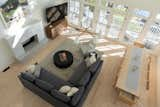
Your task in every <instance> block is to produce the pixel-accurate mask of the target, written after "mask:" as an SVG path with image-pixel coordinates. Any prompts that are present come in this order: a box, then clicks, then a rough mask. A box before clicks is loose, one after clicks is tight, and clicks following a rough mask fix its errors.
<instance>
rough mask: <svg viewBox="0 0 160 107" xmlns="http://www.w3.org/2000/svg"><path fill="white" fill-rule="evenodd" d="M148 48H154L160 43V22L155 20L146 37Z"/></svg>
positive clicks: (145, 42)
mask: <svg viewBox="0 0 160 107" xmlns="http://www.w3.org/2000/svg"><path fill="white" fill-rule="evenodd" d="M143 42H144V44H145V46H146V48H149V49H150V48H153V47H155V46H156V45H158V44H159V43H160V23H159V22H154V23H153V24H152V25H151V27H150V30H149V31H148V33H147V36H146V37H145V39H144V41H143Z"/></svg>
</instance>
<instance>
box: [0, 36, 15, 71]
mask: <svg viewBox="0 0 160 107" xmlns="http://www.w3.org/2000/svg"><path fill="white" fill-rule="evenodd" d="M14 60H15V59H14V57H13V54H12V52H11V51H10V49H9V46H8V44H7V42H6V41H5V40H4V39H2V38H1V39H0V72H1V71H3V70H4V69H5V68H6V67H8V66H9V65H10V64H11V63H13V62H14Z"/></svg>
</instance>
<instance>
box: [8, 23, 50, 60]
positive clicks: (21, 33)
mask: <svg viewBox="0 0 160 107" xmlns="http://www.w3.org/2000/svg"><path fill="white" fill-rule="evenodd" d="M13 30H15V32H14V31H13V33H11V31H10V32H9V34H8V37H7V40H8V43H9V46H10V47H11V50H12V51H13V53H14V56H15V58H16V59H18V60H20V61H21V60H23V59H24V58H25V57H27V56H29V55H32V54H33V52H35V51H36V50H37V49H39V48H41V47H42V46H43V45H44V44H45V43H46V42H47V38H46V36H45V33H44V28H43V24H42V21H39V20H34V21H30V22H27V23H26V24H25V25H23V27H22V28H19V29H16V28H13Z"/></svg>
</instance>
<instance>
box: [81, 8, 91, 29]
mask: <svg viewBox="0 0 160 107" xmlns="http://www.w3.org/2000/svg"><path fill="white" fill-rule="evenodd" d="M93 16H94V6H90V5H84V10H83V17H82V27H84V28H87V29H92V24H93Z"/></svg>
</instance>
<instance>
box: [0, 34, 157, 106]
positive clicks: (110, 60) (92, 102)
mask: <svg viewBox="0 0 160 107" xmlns="http://www.w3.org/2000/svg"><path fill="white" fill-rule="evenodd" d="M66 38H67V37H63V36H59V37H57V38H56V39H55V40H50V41H49V42H48V43H47V44H46V46H44V47H43V48H42V49H41V50H39V51H38V52H37V53H35V54H34V55H33V56H31V57H29V58H26V59H25V60H24V61H23V62H17V63H15V64H13V65H12V66H11V68H10V69H9V70H8V71H7V72H2V73H0V98H1V100H0V107H52V105H50V104H49V103H47V102H46V101H44V100H43V99H41V98H40V97H38V96H37V95H35V94H34V93H32V92H31V91H29V90H28V89H26V88H24V87H23V86H22V84H21V83H20V81H19V80H18V78H17V76H18V74H19V73H20V72H22V71H24V70H25V69H26V67H27V66H28V65H29V64H34V63H35V62H40V61H41V60H43V59H44V58H45V56H47V55H48V54H49V53H50V52H51V51H53V50H54V49H55V48H56V47H57V46H58V45H60V44H63V41H64V40H65V39H66ZM119 46H122V47H119ZM108 47H109V48H108ZM114 47H117V48H114ZM97 49H99V50H101V51H103V52H104V55H103V60H104V64H103V67H102V71H101V73H100V75H99V76H98V78H97V80H96V82H95V84H94V86H93V88H92V89H91V91H90V93H89V95H88V97H87V99H86V101H85V103H84V107H131V106H129V105H127V104H125V103H123V102H121V101H119V99H118V97H117V92H116V90H115V89H114V87H113V83H114V80H115V75H116V72H117V71H118V70H119V67H120V65H121V63H122V61H123V58H124V57H123V55H124V54H123V52H124V51H125V50H126V49H128V48H127V47H126V46H123V45H120V44H118V43H112V42H109V41H107V40H105V39H104V40H102V41H101V42H100V43H98V44H97ZM108 49H109V50H108ZM153 58H154V57H153ZM154 60H155V59H154ZM153 72H154V71H153ZM154 76H155V73H153V76H152V84H153V87H151V91H145V92H144V93H141V94H142V95H143V96H142V99H140V100H139V102H138V103H137V104H135V105H133V107H156V106H155V99H154V98H155V96H154V95H155V94H156V93H155V86H154V84H155V79H154V78H153V77H154ZM144 84H145V83H144ZM144 94H145V95H144ZM144 96H145V98H144Z"/></svg>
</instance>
